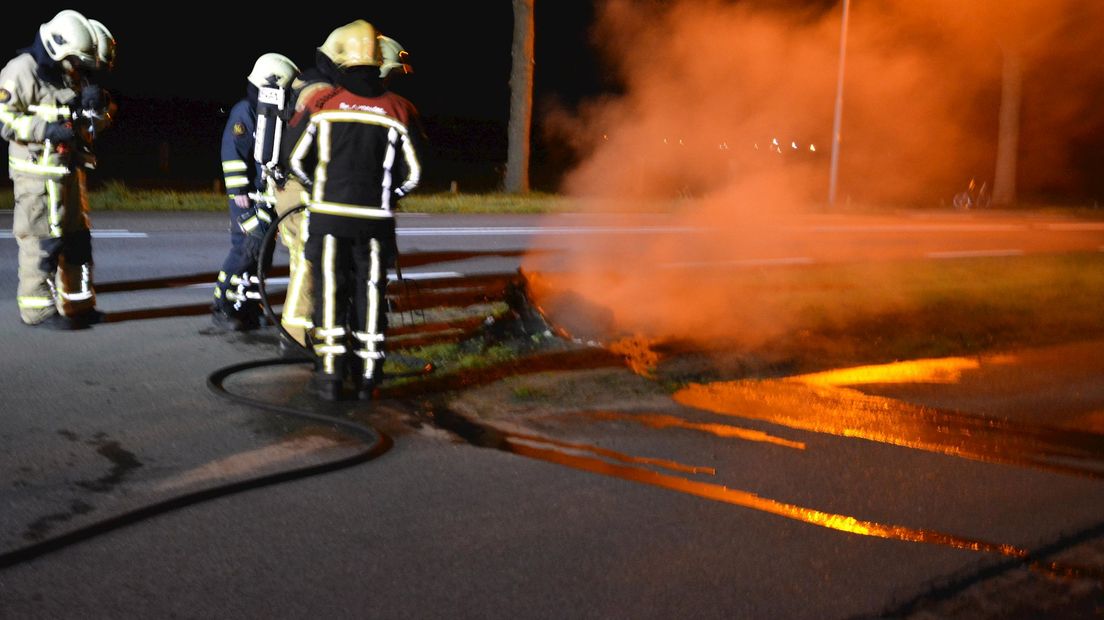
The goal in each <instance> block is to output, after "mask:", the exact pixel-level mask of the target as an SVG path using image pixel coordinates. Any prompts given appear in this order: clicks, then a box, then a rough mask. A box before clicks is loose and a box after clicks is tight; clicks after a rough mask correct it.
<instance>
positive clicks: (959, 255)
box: [925, 250, 1024, 259]
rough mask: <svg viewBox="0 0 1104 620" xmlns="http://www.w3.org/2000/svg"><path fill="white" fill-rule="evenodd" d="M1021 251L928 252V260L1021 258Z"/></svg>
mask: <svg viewBox="0 0 1104 620" xmlns="http://www.w3.org/2000/svg"><path fill="white" fill-rule="evenodd" d="M1023 255H1024V251H1023V250H957V251H949V252H928V253H927V254H925V256H927V257H928V258H935V259H941V258H983V257H987V256H1023Z"/></svg>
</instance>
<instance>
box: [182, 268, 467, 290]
mask: <svg viewBox="0 0 1104 620" xmlns="http://www.w3.org/2000/svg"><path fill="white" fill-rule="evenodd" d="M464 275H465V274H462V273H460V272H459V271H424V272H421V273H405V272H404V273H403V279H404V280H430V279H434V278H463V277H464ZM289 279H290V278H287V277H286V276H285V277H279V278H265V286H266V287H267V286H270V285H273V284H287V283H288V281H289ZM387 279H388V280H390V281H392V282H396V281H398V279H399V278H398V277H397V276H396V275H395V274H393V273H389V274H387ZM214 285H215V283H214V282H209V283H208V282H203V283H200V284H189V285H188V286H184V287H181V288H211V287H212V286H214Z"/></svg>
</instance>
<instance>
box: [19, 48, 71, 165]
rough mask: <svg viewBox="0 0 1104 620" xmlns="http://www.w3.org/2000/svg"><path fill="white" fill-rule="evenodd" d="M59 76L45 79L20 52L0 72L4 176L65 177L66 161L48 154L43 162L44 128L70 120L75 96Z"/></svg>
mask: <svg viewBox="0 0 1104 620" xmlns="http://www.w3.org/2000/svg"><path fill="white" fill-rule="evenodd" d="M65 82H66V80H65V79H63V78H62V77H61V76H57V78H56V79H47V78H46V77H45V76H44V74H43V72H41V71H39V66H38V62H37V61H36V60H35V57H34V56H33V55H32V54H31V53H29V52H25V53H22V54H20V55H18V56H16V57H15V58H13V59H12V60H11V61H9V62H8V64H7V65H6V66H5V67H4V68H3V69H2V70H0V136H2V137H3V138H4V140H7V142H8V175H9V176H14V175H16V174H29V175H36V176H46V177H54V178H58V177H62V176H65V175H66V174H67V173H68V172H69V169H68V167H67V165H68V162H66V161H64V160H63V159H61V158H60V157H57V156H55V155H54V154H51V156H50V157H49V158H48V159H46V160H43V158H42V151H43V142H44V141H45V139H46V125H48V124H49V123H51V122H55V121H68V120H70V119H71V118H72V116H71V110H70V108H69V104H70V103H74V104H75V103H76V102H77V101H78V99H77V93H76V91H74V89H73V88H71V87H70V86H69V85H67V84H66V83H65Z"/></svg>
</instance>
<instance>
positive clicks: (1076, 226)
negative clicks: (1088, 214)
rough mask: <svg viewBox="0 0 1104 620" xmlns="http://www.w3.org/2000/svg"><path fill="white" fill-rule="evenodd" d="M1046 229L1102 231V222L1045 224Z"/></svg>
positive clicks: (1103, 224)
mask: <svg viewBox="0 0 1104 620" xmlns="http://www.w3.org/2000/svg"><path fill="white" fill-rule="evenodd" d="M1046 229H1047V230H1059V231H1080V230H1104V222H1061V223H1057V224H1047V225H1046Z"/></svg>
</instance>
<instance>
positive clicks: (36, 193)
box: [0, 10, 104, 330]
mask: <svg viewBox="0 0 1104 620" xmlns="http://www.w3.org/2000/svg"><path fill="white" fill-rule="evenodd" d="M96 41H97V39H96V33H95V31H94V29H93V27H92V25H91V24H90V23H89V21H88V20H87V19H86V18H85V17H84V16H83V15H81V14H80V13H78V12H77V11H73V10H64V11H61V12H59V13H58V14H57V15H55V16H54V17H53V19H51V20H50V21H48V22H46V23H44V24H42V25H41V27H40V28H39V30H38V33H37V36H35V39H34V41H33V42H32V44H31V46H30V47H28V48H26V49H24V50H21V52H20V53H19V55H17V56H16V57H15V58H13V59H12V60H11V61H9V62H8V63H7V65H6V66H4V68H3V69H2V70H0V135H2V136H3V138H4V139H5V140H7V142H8V173H9V175H10V176H11V178H12V183H13V189H14V194H15V212H14V218H13V224H12V229H13V233H14V235H15V237H16V239H17V240H18V243H19V287H18V293H17V295H18V297H17V301H18V305H19V315H20V318H21V319H22V320H23V322H24V323H25V324H27V325H33V326H40V327H47V328H52V329H66V330H68V329H79V328H84V327H87V326H89V325H91V324H94V323H97V322H99V321H100V320H101V319H102V317H103V315H102V314H101V313H100V312H99V311H97V310H96V309H95V303H96V296H95V292H94V289H93V285H92V235H91V233H90V231H89V217H88V197H87V194H86V190H85V171H86V170H87V169H91V168H94V166H95V158H94V155H93V154H92V152H91V149H90V146H89V142H90V140H89V138H90V136H91V135H94V132H95V131H96V130H98V129H102V128H103V126H104V124H103V121H102V120H101V119H97V118H95V117H96V116H97V115H96V114H94V113H93V112H94V111H95V110H98V109H101V108H102V107H103V99H102V97H103V95H102V91H101V90H100V89H99V88H94V87H89V86H88V85H87V83H86V81H85V80H84V77H85V76H86V75H87V74H88V73H89V72H91V71H92V70H94V69H95V67H96V62H97V61H96V53H97V47H96Z"/></svg>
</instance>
